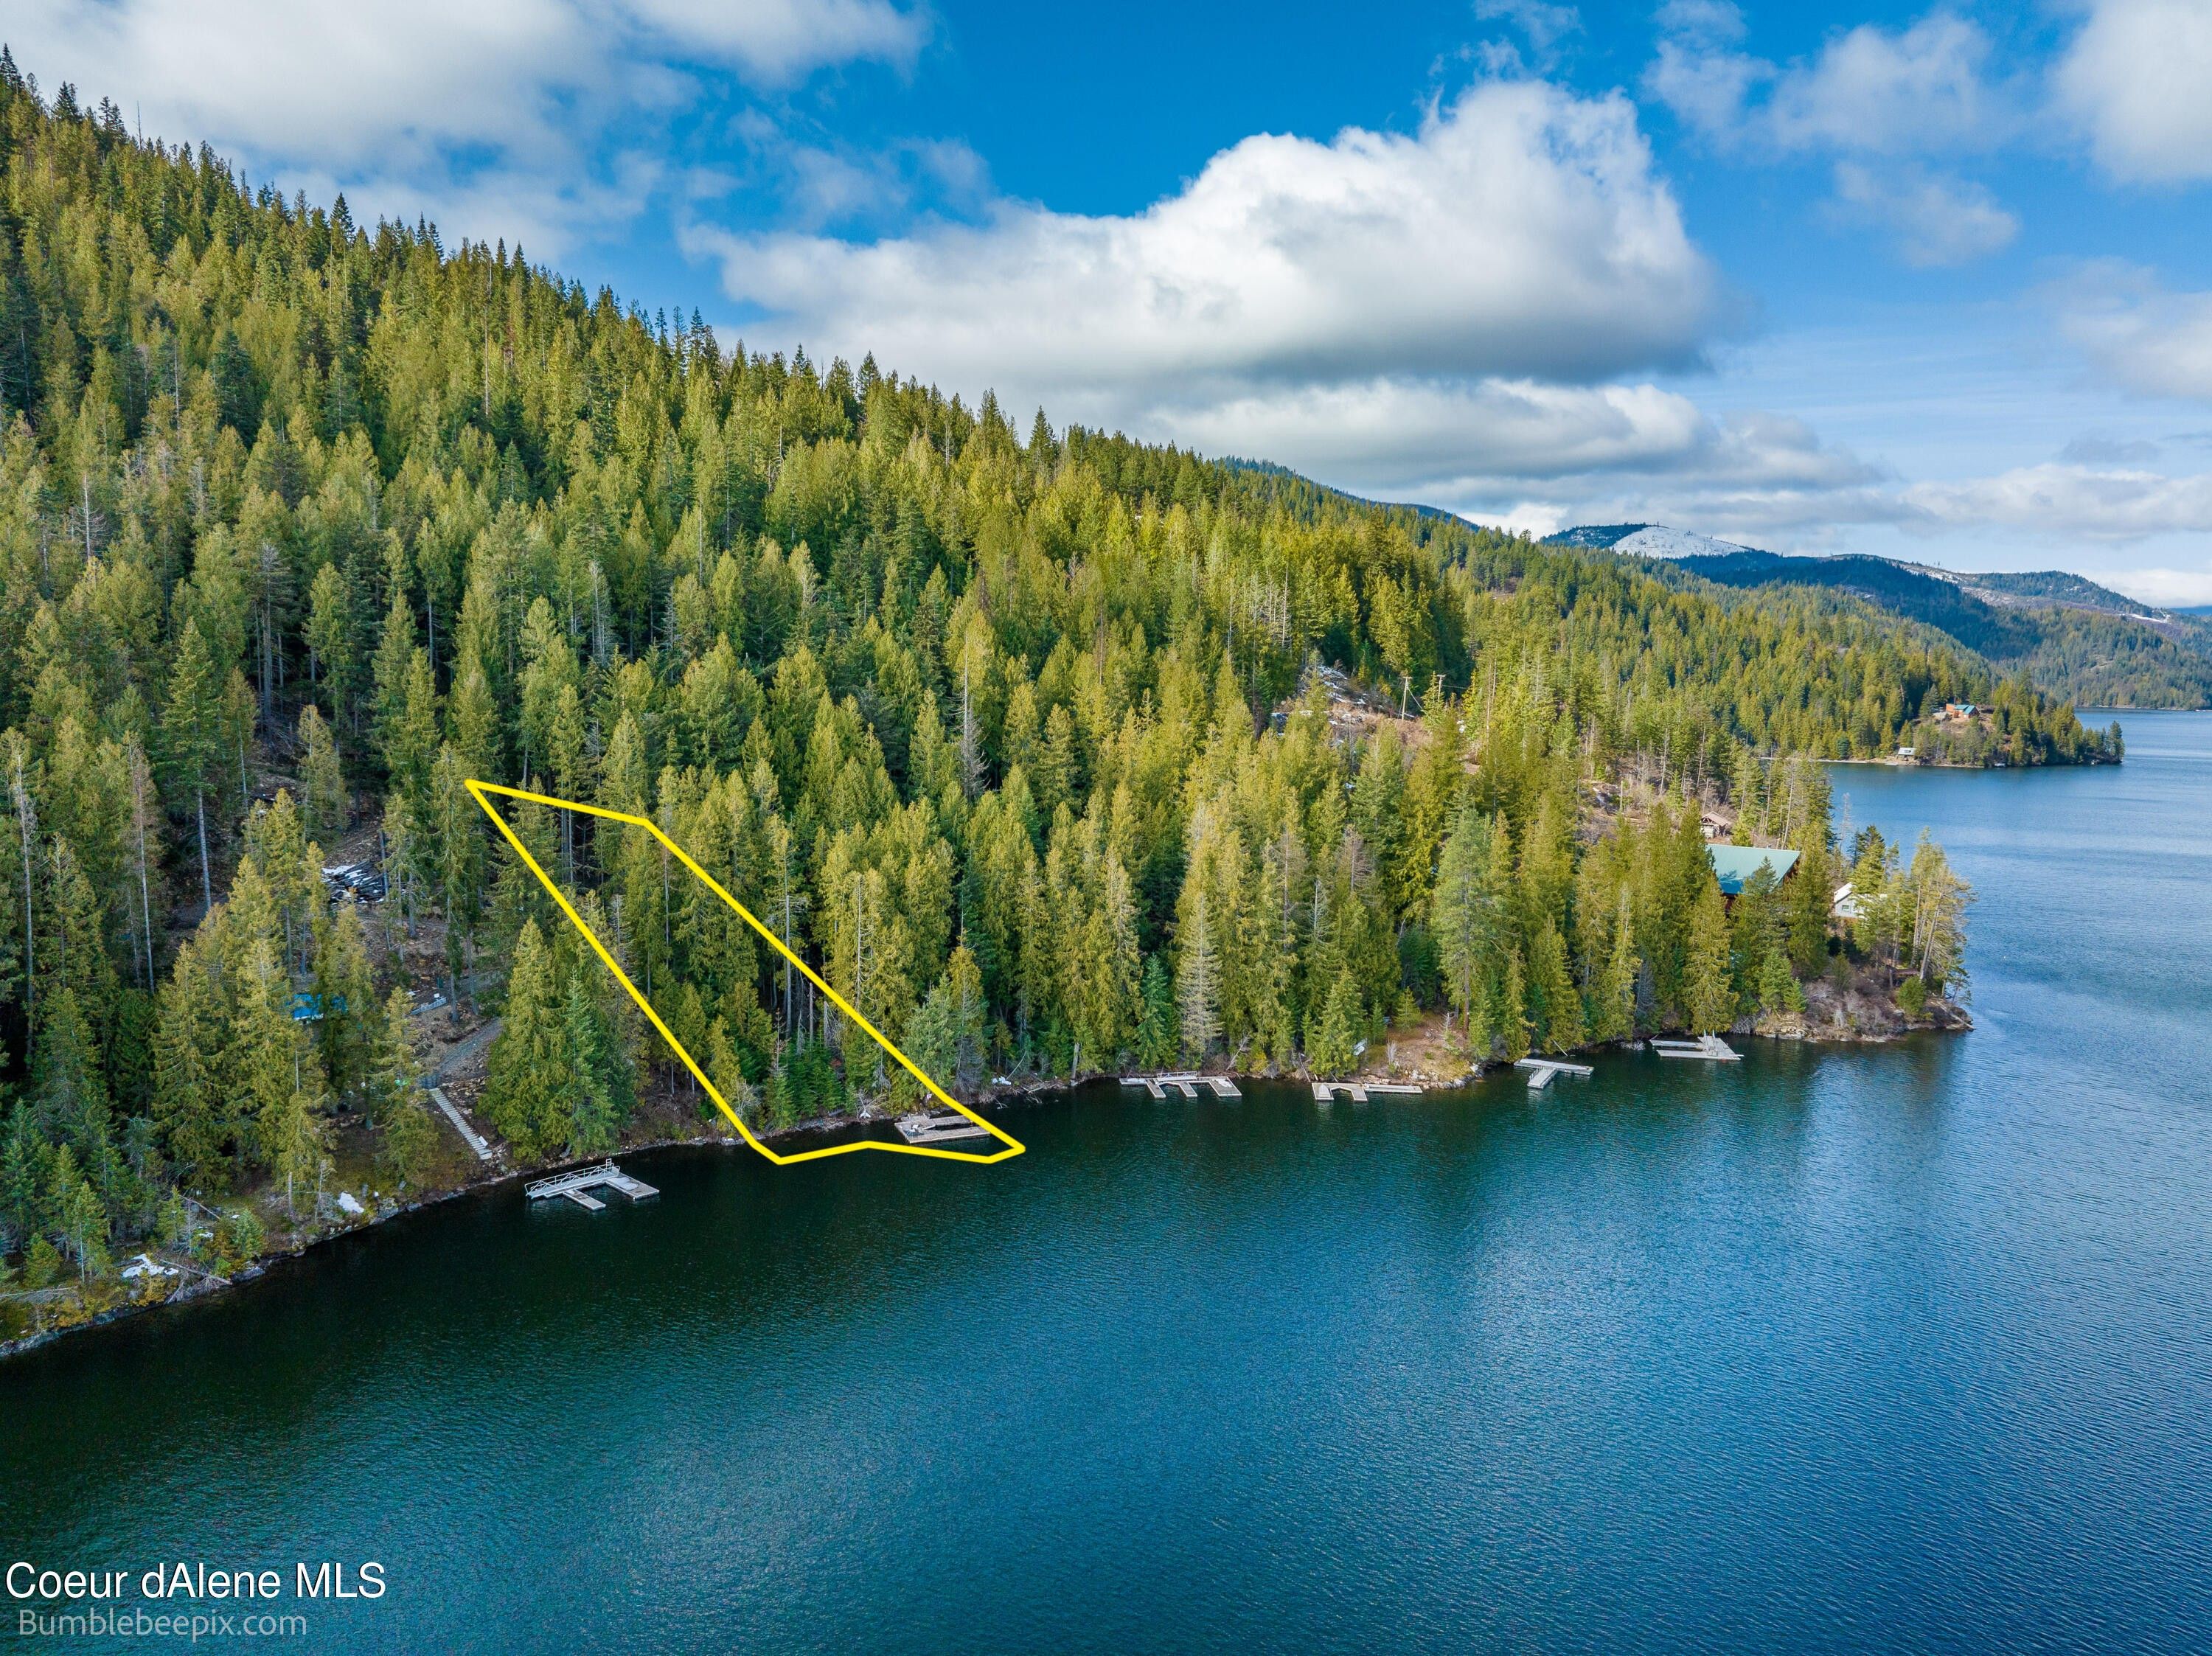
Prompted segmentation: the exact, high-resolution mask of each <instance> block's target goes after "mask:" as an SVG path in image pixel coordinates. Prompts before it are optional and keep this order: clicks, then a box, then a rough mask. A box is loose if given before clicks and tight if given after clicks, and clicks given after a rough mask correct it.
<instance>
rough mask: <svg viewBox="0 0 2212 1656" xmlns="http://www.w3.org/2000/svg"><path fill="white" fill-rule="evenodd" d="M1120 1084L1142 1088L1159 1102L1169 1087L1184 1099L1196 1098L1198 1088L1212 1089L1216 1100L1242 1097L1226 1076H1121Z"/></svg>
mask: <svg viewBox="0 0 2212 1656" xmlns="http://www.w3.org/2000/svg"><path fill="white" fill-rule="evenodd" d="M1121 1084H1122V1085H1123V1086H1124V1087H1142V1088H1143V1089H1145V1091H1146V1093H1148V1094H1149V1095H1152V1097H1154V1098H1157V1099H1161V1100H1164V1099H1165V1098H1166V1097H1167V1095H1168V1094H1167V1089H1169V1088H1170V1087H1172V1088H1174V1089H1176V1091H1177V1092H1179V1093H1181V1094H1182V1095H1183V1096H1184V1097H1185V1098H1196V1097H1197V1096H1198V1089H1200V1087H1211V1088H1212V1089H1213V1095H1214V1096H1215V1097H1216V1098H1242V1097H1243V1096H1244V1095H1243V1093H1242V1092H1240V1091H1239V1090H1238V1089H1237V1083H1235V1082H1233V1081H1231V1079H1230V1078H1229V1077H1227V1076H1201V1075H1179V1076H1123V1077H1121Z"/></svg>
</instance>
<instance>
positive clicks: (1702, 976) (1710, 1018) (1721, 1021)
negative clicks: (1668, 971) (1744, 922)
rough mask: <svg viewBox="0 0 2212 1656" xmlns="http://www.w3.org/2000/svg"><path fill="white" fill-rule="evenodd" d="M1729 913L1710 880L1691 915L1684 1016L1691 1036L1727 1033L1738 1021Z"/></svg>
mask: <svg viewBox="0 0 2212 1656" xmlns="http://www.w3.org/2000/svg"><path fill="white" fill-rule="evenodd" d="M1682 993H1683V999H1684V1002H1685V1004H1684V1008H1683V1010H1684V1014H1685V1016H1686V1017H1687V1018H1688V1020H1689V1027H1690V1031H1691V1033H1692V1034H1712V1033H1715V1032H1717V1031H1719V1030H1723V1029H1725V1028H1728V1027H1729V1024H1731V1023H1733V1022H1735V985H1734V983H1733V982H1731V981H1730V979H1729V923H1728V913H1727V911H1726V909H1725V907H1723V904H1722V901H1721V888H1720V883H1719V882H1718V881H1717V880H1711V879H1708V880H1707V881H1706V882H1705V889H1704V890H1703V891H1701V892H1699V894H1698V898H1697V901H1696V903H1695V905H1694V906H1693V907H1692V909H1691V911H1690V938H1689V950H1688V955H1687V959H1686V961H1685V965H1684V971H1683V985H1682Z"/></svg>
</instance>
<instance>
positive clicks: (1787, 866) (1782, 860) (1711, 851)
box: [1705, 846, 1797, 897]
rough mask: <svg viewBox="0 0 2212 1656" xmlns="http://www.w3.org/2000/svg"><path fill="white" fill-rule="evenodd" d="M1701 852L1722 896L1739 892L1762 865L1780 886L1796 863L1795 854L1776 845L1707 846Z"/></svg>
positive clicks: (1729, 895) (1730, 895)
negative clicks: (1719, 884) (1772, 873)
mask: <svg viewBox="0 0 2212 1656" xmlns="http://www.w3.org/2000/svg"><path fill="white" fill-rule="evenodd" d="M1705 854H1706V855H1707V856H1709V857H1711V858H1712V859H1713V873H1714V876H1715V877H1717V879H1718V880H1719V881H1720V883H1721V895H1722V896H1723V897H1733V896H1735V895H1736V894H1737V893H1739V892H1741V890H1742V889H1744V887H1746V886H1747V885H1749V884H1750V883H1751V882H1752V880H1753V877H1756V876H1757V874H1758V873H1759V870H1761V869H1762V868H1766V869H1771V870H1774V883H1775V884H1777V885H1780V884H1781V883H1782V882H1783V881H1784V880H1785V879H1787V878H1788V877H1789V875H1790V870H1791V869H1793V868H1795V867H1796V866H1797V853H1796V852H1794V851H1786V850H1784V849H1783V848H1782V847H1781V846H1706V847H1705Z"/></svg>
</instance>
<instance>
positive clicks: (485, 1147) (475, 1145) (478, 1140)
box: [430, 1087, 498, 1162]
mask: <svg viewBox="0 0 2212 1656" xmlns="http://www.w3.org/2000/svg"><path fill="white" fill-rule="evenodd" d="M430 1101H431V1102H432V1103H433V1104H435V1105H436V1106H437V1107H438V1109H439V1112H440V1113H441V1114H443V1115H444V1116H445V1118H446V1119H447V1120H448V1121H450V1122H452V1123H453V1131H455V1132H457V1133H459V1134H460V1136H461V1142H462V1143H465V1144H466V1145H467V1146H468V1147H469V1148H470V1149H471V1150H474V1151H475V1152H476V1157H477V1161H479V1162H489V1161H491V1160H492V1159H493V1157H494V1156H496V1155H497V1154H498V1152H497V1151H495V1150H494V1149H492V1147H491V1146H490V1145H489V1144H487V1143H484V1141H483V1137H482V1135H480V1134H479V1133H478V1132H477V1130H476V1129H475V1128H474V1127H471V1125H469V1122H468V1118H467V1117H466V1116H465V1115H463V1114H462V1113H460V1111H459V1110H458V1109H456V1108H455V1107H453V1100H452V1099H450V1098H448V1097H447V1096H446V1089H444V1088H443V1087H433V1088H431V1089H430Z"/></svg>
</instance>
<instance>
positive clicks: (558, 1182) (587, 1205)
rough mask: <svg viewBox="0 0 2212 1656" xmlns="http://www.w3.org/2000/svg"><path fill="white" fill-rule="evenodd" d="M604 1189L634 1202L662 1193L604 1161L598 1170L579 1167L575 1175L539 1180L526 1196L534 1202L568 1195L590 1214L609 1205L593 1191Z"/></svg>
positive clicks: (565, 1174)
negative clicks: (592, 1193) (615, 1192)
mask: <svg viewBox="0 0 2212 1656" xmlns="http://www.w3.org/2000/svg"><path fill="white" fill-rule="evenodd" d="M603 1188H604V1189H607V1190H612V1191H617V1192H620V1193H621V1194H623V1195H624V1196H627V1197H628V1198H629V1199H630V1200H631V1201H633V1202H642V1201H644V1200H645V1198H647V1197H648V1196H658V1195H659V1194H660V1192H659V1191H657V1190H655V1189H653V1186H650V1185H648V1184H647V1183H646V1182H645V1181H644V1180H641V1179H633V1178H631V1177H630V1176H629V1174H626V1173H624V1172H623V1170H622V1169H621V1168H618V1167H617V1166H616V1165H615V1164H614V1163H613V1162H611V1161H609V1162H601V1163H600V1164H599V1166H598V1167H596V1168H578V1169H576V1170H575V1171H574V1173H556V1174H554V1175H553V1176H552V1177H551V1178H550V1179H539V1180H534V1181H532V1183H530V1184H528V1185H526V1186H523V1189H522V1193H523V1194H524V1195H525V1196H527V1197H528V1198H530V1199H531V1200H532V1201H533V1202H543V1201H545V1200H548V1199H549V1198H552V1197H556V1196H565V1197H567V1198H568V1199H569V1200H570V1201H571V1202H574V1204H576V1205H577V1206H578V1207H580V1208H581V1209H583V1210H585V1211H586V1213H597V1212H598V1211H599V1210H600V1209H601V1208H604V1207H605V1206H606V1204H605V1202H602V1201H600V1200H599V1199H598V1198H595V1197H593V1196H592V1195H591V1194H590V1193H589V1192H592V1191H594V1190H599V1189H603Z"/></svg>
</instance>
